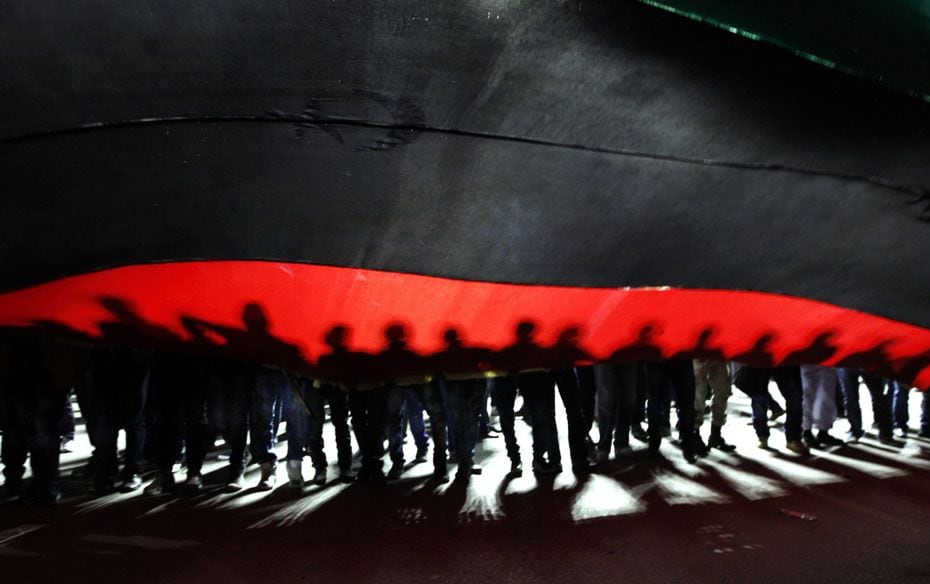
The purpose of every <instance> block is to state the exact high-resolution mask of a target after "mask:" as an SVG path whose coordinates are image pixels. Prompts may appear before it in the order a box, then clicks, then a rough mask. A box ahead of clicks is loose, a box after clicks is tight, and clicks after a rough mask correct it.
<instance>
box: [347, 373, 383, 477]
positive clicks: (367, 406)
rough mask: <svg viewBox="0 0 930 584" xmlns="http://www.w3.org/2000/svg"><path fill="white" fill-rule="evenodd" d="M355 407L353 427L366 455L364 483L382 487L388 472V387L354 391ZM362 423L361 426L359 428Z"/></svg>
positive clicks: (352, 398)
mask: <svg viewBox="0 0 930 584" xmlns="http://www.w3.org/2000/svg"><path fill="white" fill-rule="evenodd" d="M352 401H354V402H355V406H354V407H353V411H352V426H353V428H355V429H356V437H357V438H358V439H359V447H360V449H361V451H362V474H361V475H360V479H362V480H363V481H364V482H367V483H369V484H382V483H383V481H384V471H383V469H382V465H383V460H382V458H383V457H384V439H383V432H384V417H385V407H386V405H387V397H386V396H385V389H384V387H377V388H372V389H365V390H359V391H353V392H352V394H350V406H351V403H352ZM356 421H358V424H356Z"/></svg>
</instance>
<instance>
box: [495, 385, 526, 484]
mask: <svg viewBox="0 0 930 584" xmlns="http://www.w3.org/2000/svg"><path fill="white" fill-rule="evenodd" d="M489 383H490V385H491V393H492V394H493V395H494V402H495V403H496V404H497V414H498V417H499V419H500V424H501V433H503V435H504V445H505V447H506V448H507V457H508V458H510V466H511V471H512V472H520V471H522V464H521V461H520V445H519V443H518V442H517V435H516V431H515V428H514V421H515V414H514V402H515V401H516V399H517V385H516V383H515V382H514V379H513V377H494V378H492V379H491V380H490V382H489Z"/></svg>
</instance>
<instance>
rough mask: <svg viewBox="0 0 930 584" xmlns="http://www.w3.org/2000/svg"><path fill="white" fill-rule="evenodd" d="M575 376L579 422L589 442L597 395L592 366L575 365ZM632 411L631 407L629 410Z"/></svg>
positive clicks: (588, 442)
mask: <svg viewBox="0 0 930 584" xmlns="http://www.w3.org/2000/svg"><path fill="white" fill-rule="evenodd" d="M575 378H576V379H577V380H578V393H579V396H580V399H581V424H582V429H583V430H584V435H585V442H586V443H587V444H588V445H589V447H590V443H591V438H590V434H591V428H592V427H593V426H594V414H595V412H594V407H595V398H596V395H597V383H596V381H595V378H594V367H593V366H592V365H587V366H584V367H575ZM630 411H631V413H632V409H631V410H630Z"/></svg>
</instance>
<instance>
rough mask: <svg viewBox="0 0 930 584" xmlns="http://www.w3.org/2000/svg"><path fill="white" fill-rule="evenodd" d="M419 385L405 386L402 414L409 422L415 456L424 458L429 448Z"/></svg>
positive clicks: (423, 405) (424, 405)
mask: <svg viewBox="0 0 930 584" xmlns="http://www.w3.org/2000/svg"><path fill="white" fill-rule="evenodd" d="M421 387H422V386H420V385H418V386H415V387H410V388H407V391H405V392H404V414H405V415H406V416H407V422H408V423H409V424H410V434H411V436H413V443H414V444H415V445H416V447H417V458H418V459H424V457H425V456H426V452H427V450H428V449H429V437H428V436H427V435H426V423H425V421H424V420H423V410H424V409H425V408H426V404H424V403H423V402H422V401H421V399H420V395H421V394H422V393H423V392H422V390H421Z"/></svg>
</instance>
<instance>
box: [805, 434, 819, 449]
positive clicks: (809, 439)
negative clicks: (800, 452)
mask: <svg viewBox="0 0 930 584" xmlns="http://www.w3.org/2000/svg"><path fill="white" fill-rule="evenodd" d="M801 439H802V440H804V444H806V445H807V447H808V448H820V441H819V440H817V438H816V437H815V436H814V433H813V432H811V431H810V430H804V433H803V434H802V435H801Z"/></svg>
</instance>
